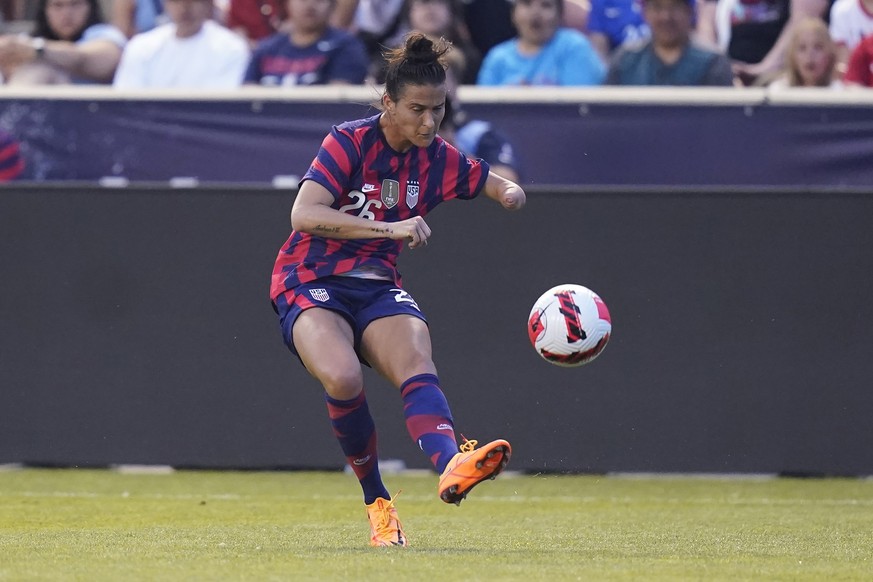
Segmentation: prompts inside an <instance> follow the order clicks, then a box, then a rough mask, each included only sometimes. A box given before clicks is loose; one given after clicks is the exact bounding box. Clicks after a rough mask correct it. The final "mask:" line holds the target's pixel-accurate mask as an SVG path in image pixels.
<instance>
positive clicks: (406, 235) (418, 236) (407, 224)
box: [392, 216, 430, 249]
mask: <svg viewBox="0 0 873 582" xmlns="http://www.w3.org/2000/svg"><path fill="white" fill-rule="evenodd" d="M393 226H394V236H393V237H392V238H394V239H407V240H409V248H411V249H417V248H419V247H423V246H426V245H427V239H429V238H430V227H429V226H428V225H427V223H426V222H425V221H424V219H423V218H422V217H420V216H413V217H412V218H407V219H406V220H401V221H400V222H395V223H394V225H393Z"/></svg>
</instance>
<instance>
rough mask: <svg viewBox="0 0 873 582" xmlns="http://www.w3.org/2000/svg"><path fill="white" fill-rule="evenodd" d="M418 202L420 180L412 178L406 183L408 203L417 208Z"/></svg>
mask: <svg viewBox="0 0 873 582" xmlns="http://www.w3.org/2000/svg"><path fill="white" fill-rule="evenodd" d="M416 204H418V180H410V181H409V182H407V183H406V205H407V206H409V207H410V208H415V205H416Z"/></svg>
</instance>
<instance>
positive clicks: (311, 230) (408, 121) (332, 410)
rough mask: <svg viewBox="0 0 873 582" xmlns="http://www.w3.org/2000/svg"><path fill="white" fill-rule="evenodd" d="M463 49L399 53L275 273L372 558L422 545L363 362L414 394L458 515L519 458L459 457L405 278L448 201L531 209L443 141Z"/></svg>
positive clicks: (298, 221)
mask: <svg viewBox="0 0 873 582" xmlns="http://www.w3.org/2000/svg"><path fill="white" fill-rule="evenodd" d="M450 48H451V46H450V45H449V44H447V43H445V42H444V41H442V40H440V41H439V42H437V43H436V44H435V43H434V42H432V41H431V40H429V39H428V38H427V37H425V36H424V35H422V34H421V33H411V34H410V35H409V36H407V38H406V40H405V42H404V44H403V45H402V46H401V47H399V48H397V49H394V50H392V51H389V53H388V55H387V59H388V63H387V67H388V69H387V77H386V82H385V93H384V95H383V96H382V100H381V106H382V112H381V113H379V114H378V115H375V116H373V117H370V118H367V119H359V120H357V121H350V122H346V123H343V124H341V125H338V126H336V127H334V128H333V129H332V131H331V132H330V134H329V135H328V136H327V137H326V138H325V139H324V141H323V142H322V145H321V149H320V150H319V151H318V155H317V156H316V158H315V160H314V161H313V162H312V165H311V166H310V168H309V170H308V171H307V173H306V174H305V175H304V176H303V179H302V180H301V184H300V189H299V191H298V194H297V198H296V200H295V201H294V206H293V208H292V210H291V226H292V228H293V232H292V233H291V237H290V238H289V239H288V241H287V242H286V243H285V246H283V247H282V249H281V251H279V256H278V258H277V260H276V265H275V268H274V270H273V280H272V287H271V297H272V299H273V304H274V306H275V309H276V311H277V313H278V314H279V317H280V323H281V328H282V333H283V337H284V340H285V343H286V344H287V345H288V347H289V349H290V350H291V351H292V352H293V353H294V354H296V355H297V356H298V357H299V358H300V360H301V362H303V365H304V366H306V369H307V370H308V371H309V373H310V374H312V375H313V376H315V378H316V379H318V381H319V382H321V384H322V385H323V386H324V390H325V392H326V394H325V400H326V401H327V409H328V414H329V416H330V422H331V424H332V426H333V430H334V433H335V434H336V436H337V438H338V439H339V442H340V446H341V448H342V450H343V453H344V454H345V455H346V459H347V461H348V464H349V466H350V467H351V468H352V469H353V471H354V473H355V475H356V476H357V477H358V480H359V481H360V483H361V487H362V489H363V491H364V503H365V504H366V506H367V515H368V518H369V520H370V533H371V538H370V545H372V546H390V545H395V546H406V545H408V540H407V538H406V535H405V534H404V533H403V529H402V526H401V523H400V520H399V519H398V517H397V510H396V509H395V507H394V501H395V500H394V499H393V498H391V496H390V495H389V493H388V491H387V489H386V488H385V485H384V484H383V482H382V478H381V476H380V474H379V467H378V457H377V452H376V429H375V426H374V423H373V418H372V416H371V415H370V412H369V409H368V408H367V400H366V396H365V393H364V390H363V372H362V369H361V365H360V363H361V362H364V363H365V364H368V365H370V366H372V367H373V368H374V369H375V370H376V371H378V372H379V373H380V374H381V375H382V376H383V377H385V378H386V379H387V380H388V381H390V382H391V383H392V384H393V385H394V386H396V387H398V388H399V389H400V395H401V398H402V399H403V407H404V414H405V418H406V425H407V429H408V430H409V434H410V436H411V437H412V439H413V440H414V441H415V442H416V443H418V445H419V447H420V448H421V449H422V450H423V451H424V453H425V454H426V455H427V456H428V458H429V459H430V460H431V462H432V463H433V465H434V467H435V468H436V470H437V472H438V473H439V474H440V479H439V485H438V493H439V497H440V498H441V499H442V500H443V501H445V502H446V503H455V504H460V502H461V500H463V499H464V498H465V497H466V495H467V493H468V492H469V491H470V490H471V489H472V488H473V487H474V486H475V485H477V484H478V483H480V482H481V481H483V480H485V479H489V478H494V477H495V476H496V475H497V474H498V473H500V471H502V470H503V467H504V466H505V465H506V463H507V461H509V457H510V454H511V449H510V446H509V443H508V442H506V441H505V440H496V441H493V442H491V443H488V444H487V445H485V446H483V447H481V448H479V449H476V448H475V446H476V444H477V443H476V441H472V440H471V441H468V442H465V443H464V444H463V445H461V447H460V449H461V450H460V451H459V449H458V444H457V441H456V440H455V432H454V425H453V422H452V415H451V412H450V410H449V405H448V403H447V402H446V398H445V396H444V395H443V392H442V390H441V389H440V381H439V378H438V377H437V371H436V366H435V365H434V362H433V359H432V356H431V341H430V334H429V332H428V327H427V323H426V321H425V318H424V315H423V314H422V312H421V311H420V309H419V307H418V305H417V304H416V302H415V300H414V299H413V298H412V296H410V294H409V293H407V292H406V291H404V290H403V288H402V286H401V282H400V275H399V273H398V271H397V255H398V253H399V252H400V250H401V248H402V247H403V243H404V242H407V243H408V245H409V248H411V249H416V248H420V247H422V246H424V245H426V244H427V242H428V239H429V238H430V235H431V229H430V227H429V226H428V225H427V223H426V222H425V221H424V216H425V215H426V214H427V213H428V212H429V211H430V210H432V209H433V208H434V207H436V206H437V205H438V204H439V203H441V202H443V201H444V200H451V199H453V198H459V199H462V200H467V199H472V198H474V197H476V196H477V195H478V194H479V193H480V192H484V193H485V195H486V196H488V197H489V198H492V199H494V200H496V201H497V202H499V203H500V204H501V205H502V206H503V207H504V208H507V209H509V210H515V209H519V208H521V207H522V206H523V205H524V203H525V193H524V191H523V190H522V189H521V188H520V187H519V186H518V185H517V184H515V183H513V182H510V181H509V180H506V179H504V178H501V177H500V176H498V175H496V174H494V173H491V172H490V171H489V169H488V164H487V163H486V162H483V161H481V160H471V159H468V158H467V157H466V156H464V155H463V154H462V153H460V152H459V151H458V150H456V149H455V148H454V147H452V146H451V145H449V144H448V143H446V142H445V141H444V140H443V139H442V138H440V137H439V136H438V135H437V129H438V128H439V126H440V122H441V121H442V119H443V115H444V108H445V102H446V84H445V80H446V71H445V67H446V63H445V60H444V56H445V54H446V52H447V51H448V50H449V49H450Z"/></svg>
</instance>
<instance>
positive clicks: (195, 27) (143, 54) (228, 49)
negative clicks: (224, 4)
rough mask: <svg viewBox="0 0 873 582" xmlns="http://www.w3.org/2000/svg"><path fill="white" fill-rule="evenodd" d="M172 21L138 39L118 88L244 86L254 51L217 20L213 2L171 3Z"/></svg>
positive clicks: (130, 48)
mask: <svg viewBox="0 0 873 582" xmlns="http://www.w3.org/2000/svg"><path fill="white" fill-rule="evenodd" d="M164 7H165V9H166V11H167V15H168V16H169V18H170V22H168V23H167V24H163V25H161V26H158V27H157V28H155V29H153V30H150V31H148V32H143V33H141V34H137V35H136V36H134V37H133V38H132V39H131V40H130V42H129V43H128V45H127V47H126V48H125V50H124V54H123V55H122V57H121V64H120V65H119V66H118V72H117V73H116V75H115V82H114V83H113V85H114V86H115V87H116V88H118V89H153V88H188V89H229V88H233V87H238V86H240V85H241V84H242V79H243V73H244V72H245V68H246V65H247V64H248V60H249V48H248V45H247V44H246V41H245V40H244V39H242V38H241V37H240V36H239V35H237V34H235V33H233V32H231V31H230V30H228V29H226V28H224V27H223V26H221V25H220V24H218V23H216V22H214V21H213V20H212V15H213V11H214V9H215V7H214V5H213V0H166V2H165V6H164Z"/></svg>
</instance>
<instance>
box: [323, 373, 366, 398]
mask: <svg viewBox="0 0 873 582" xmlns="http://www.w3.org/2000/svg"><path fill="white" fill-rule="evenodd" d="M319 380H321V384H322V386H324V390H325V392H327V393H328V395H329V396H330V397H331V398H335V399H337V400H349V399H351V398H354V397H356V396H357V395H358V394H360V393H361V390H362V389H363V387H364V377H363V375H362V374H361V371H360V369H357V370H352V369H343V368H341V367H339V366H337V368H334V369H331V370H328V371H326V372H324V373H323V374H319Z"/></svg>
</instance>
